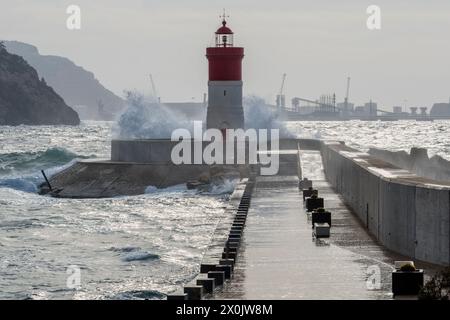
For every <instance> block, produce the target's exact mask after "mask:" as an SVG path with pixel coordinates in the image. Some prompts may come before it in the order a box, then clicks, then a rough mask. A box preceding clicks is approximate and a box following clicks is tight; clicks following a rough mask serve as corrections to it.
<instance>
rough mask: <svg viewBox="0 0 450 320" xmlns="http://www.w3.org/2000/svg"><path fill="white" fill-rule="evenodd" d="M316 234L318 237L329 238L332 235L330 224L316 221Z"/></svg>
mask: <svg viewBox="0 0 450 320" xmlns="http://www.w3.org/2000/svg"><path fill="white" fill-rule="evenodd" d="M314 234H315V236H316V238H329V237H330V225H329V224H328V223H315V224H314Z"/></svg>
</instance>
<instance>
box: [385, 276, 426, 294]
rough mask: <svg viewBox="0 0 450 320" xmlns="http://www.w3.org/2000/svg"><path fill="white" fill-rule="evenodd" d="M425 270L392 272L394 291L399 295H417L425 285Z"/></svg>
mask: <svg viewBox="0 0 450 320" xmlns="http://www.w3.org/2000/svg"><path fill="white" fill-rule="evenodd" d="M423 275H424V274H423V270H416V271H399V270H396V271H394V272H392V293H393V294H394V296H397V295H417V294H418V293H419V291H420V288H421V287H423V279H424V277H423Z"/></svg>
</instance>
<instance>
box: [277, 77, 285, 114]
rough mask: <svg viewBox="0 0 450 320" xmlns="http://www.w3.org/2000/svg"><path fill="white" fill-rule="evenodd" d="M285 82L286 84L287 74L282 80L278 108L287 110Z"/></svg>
mask: <svg viewBox="0 0 450 320" xmlns="http://www.w3.org/2000/svg"><path fill="white" fill-rule="evenodd" d="M285 82H286V73H283V78H282V80H281V88H280V92H279V94H278V95H277V108H285V107H286V99H285V96H284V94H283V90H284V83H285Z"/></svg>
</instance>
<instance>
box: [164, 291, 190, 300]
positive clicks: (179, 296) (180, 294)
mask: <svg viewBox="0 0 450 320" xmlns="http://www.w3.org/2000/svg"><path fill="white" fill-rule="evenodd" d="M187 299H188V295H187V293H184V292H175V293H169V294H168V295H167V300H187Z"/></svg>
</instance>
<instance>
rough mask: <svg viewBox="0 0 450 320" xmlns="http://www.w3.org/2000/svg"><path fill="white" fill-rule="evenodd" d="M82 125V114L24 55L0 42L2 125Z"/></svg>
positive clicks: (0, 122)
mask: <svg viewBox="0 0 450 320" xmlns="http://www.w3.org/2000/svg"><path fill="white" fill-rule="evenodd" d="M20 124H26V125H60V124H61V125H78V124H80V118H79V117H78V114H77V113H76V112H75V111H74V110H73V109H72V108H70V107H69V106H68V105H66V103H65V102H64V100H63V99H62V98H61V97H60V96H59V95H58V94H57V93H56V92H55V91H53V89H52V88H51V87H49V86H48V85H47V84H46V82H45V80H44V79H39V76H38V73H37V72H36V70H35V69H33V67H31V66H30V65H29V64H28V63H27V62H26V61H25V60H24V59H23V58H22V57H20V56H18V55H14V54H10V53H9V52H8V51H6V49H5V48H4V46H3V44H2V43H1V42H0V125H20Z"/></svg>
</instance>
